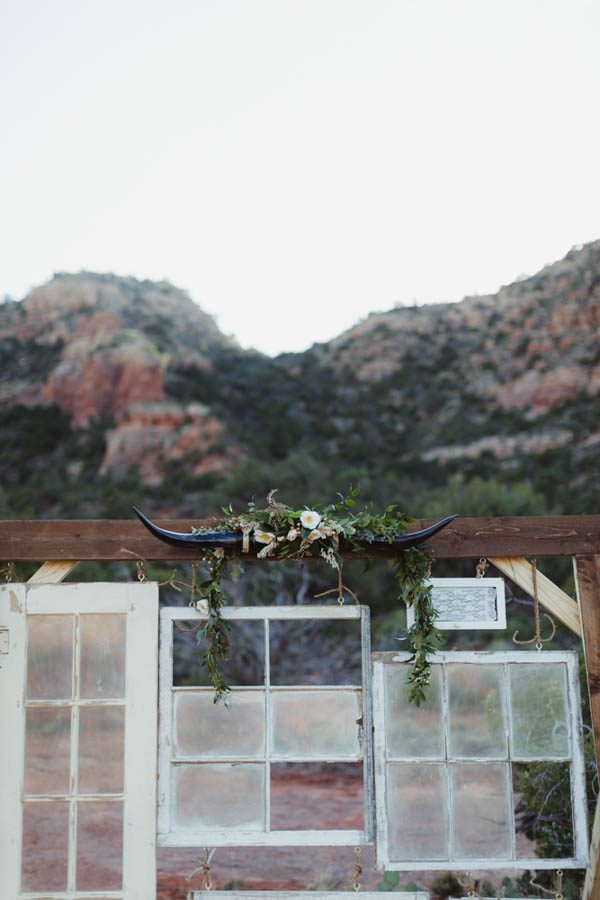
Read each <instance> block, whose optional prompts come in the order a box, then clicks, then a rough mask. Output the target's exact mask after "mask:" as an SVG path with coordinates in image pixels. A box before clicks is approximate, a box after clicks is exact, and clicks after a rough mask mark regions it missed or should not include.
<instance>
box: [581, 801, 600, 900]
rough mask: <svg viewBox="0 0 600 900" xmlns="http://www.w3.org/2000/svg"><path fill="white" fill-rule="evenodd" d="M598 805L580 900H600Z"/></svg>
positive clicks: (599, 816) (599, 811)
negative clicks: (588, 862) (588, 861)
mask: <svg viewBox="0 0 600 900" xmlns="http://www.w3.org/2000/svg"><path fill="white" fill-rule="evenodd" d="M599 862H600V803H598V804H596V815H595V816H594V826H593V828H592V839H591V841H590V864H589V866H588V868H587V871H586V873H585V882H584V885H583V893H582V895H581V900H599V898H600V865H599Z"/></svg>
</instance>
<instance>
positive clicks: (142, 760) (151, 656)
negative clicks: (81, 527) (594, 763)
mask: <svg viewBox="0 0 600 900" xmlns="http://www.w3.org/2000/svg"><path fill="white" fill-rule="evenodd" d="M86 613H88V614H93V613H106V614H114V613H121V614H124V615H125V616H126V626H125V627H126V638H125V640H126V645H125V696H124V698H123V699H122V700H114V699H113V700H108V699H107V700H106V701H98V700H90V701H88V700H85V699H80V698H79V693H78V686H77V678H74V679H73V680H74V683H75V688H74V694H73V696H72V697H71V699H70V700H64V701H63V700H33V701H28V700H27V697H26V673H27V635H28V628H27V620H28V618H29V617H32V616H36V615H73V616H75V637H74V642H73V672H74V673H76V672H77V671H78V663H79V616H80V615H84V614H86ZM0 627H5V628H8V630H9V653H8V654H6V655H5V654H2V655H0V666H1V668H0V717H1V719H2V722H3V726H4V724H6V725H7V731H5V730H4V727H3V728H2V731H3V733H5V734H6V733H8V734H10V740H2V741H0V820H1V829H2V834H3V839H2V841H0V872H1V873H2V890H3V891H6V896H7V897H9V896H10V897H14V898H15V900H36V898H37V900H42V898H43V900H80V898H81V900H87V898H94V897H96V898H100V897H101V898H102V900H109V898H115V900H153V898H154V897H155V896H156V855H155V846H156V819H155V816H156V731H157V725H156V704H157V681H158V677H157V676H158V671H157V639H158V586H157V585H156V584H153V583H146V584H137V583H134V582H128V583H123V584H115V583H106V584H101V583H96V584H75V583H73V584H52V585H31V586H28V585H23V584H9V585H6V586H1V587H0ZM92 705H93V706H100V705H107V706H111V707H112V706H123V707H124V708H125V750H124V791H123V793H121V794H98V795H95V794H85V796H84V797H83V798H82V799H83V800H85V802H90V803H93V802H95V800H98V801H103V800H123V887H122V889H121V890H117V891H115V890H112V891H97V890H94V891H86V890H81V889H76V888H75V878H76V860H77V820H76V817H77V796H78V795H77V789H76V787H75V788H73V785H76V780H75V781H73V778H75V779H76V772H77V765H78V751H79V746H78V722H79V710H80V709H82V708H84V707H86V706H92ZM34 707H35V708H40V707H43V708H49V707H54V708H57V707H58V708H65V707H68V708H70V709H71V740H70V771H71V776H72V779H71V790H70V792H69V793H68V794H65V795H61V794H52V795H44V794H40V795H35V797H36V798H39V802H44V800H45V799H46V797H47V799H48V800H52V801H63V802H65V803H68V805H69V836H68V841H69V843H68V882H67V884H68V887H67V890H66V891H35V892H29V891H21V868H22V826H23V804H24V799H26V798H24V796H23V784H24V762H25V753H24V750H25V715H26V709H27V708H34ZM31 796H33V795H31ZM5 836H8V840H6V839H5Z"/></svg>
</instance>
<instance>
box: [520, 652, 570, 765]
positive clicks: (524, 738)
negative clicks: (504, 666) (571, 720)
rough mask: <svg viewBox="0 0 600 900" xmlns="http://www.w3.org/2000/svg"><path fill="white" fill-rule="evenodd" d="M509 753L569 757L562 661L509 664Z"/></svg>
mask: <svg viewBox="0 0 600 900" xmlns="http://www.w3.org/2000/svg"><path fill="white" fill-rule="evenodd" d="M510 684H511V696H512V732H513V756H515V757H521V758H525V759H536V758H539V757H548V756H549V757H561V756H563V757H564V756H569V728H568V719H567V708H568V707H567V681H566V671H565V666H564V665H563V663H545V664H543V663H540V664H536V663H531V664H529V665H527V664H525V663H523V664H516V665H511V666H510Z"/></svg>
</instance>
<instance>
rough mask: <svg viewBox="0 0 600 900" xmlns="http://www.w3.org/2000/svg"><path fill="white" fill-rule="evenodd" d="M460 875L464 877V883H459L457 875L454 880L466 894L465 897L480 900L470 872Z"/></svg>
mask: <svg viewBox="0 0 600 900" xmlns="http://www.w3.org/2000/svg"><path fill="white" fill-rule="evenodd" d="M462 875H463V876H464V879H465V880H464V881H461V880H460V878H459V877H458V875H457V876H456V880H457V881H458V883H459V884H460V886H461V887H462V888H464V889H465V891H466V892H467V897H476V898H477V900H481V898H480V896H479V894H478V893H477V890H476V888H475V881H474V880H473V874H472V872H463V873H462Z"/></svg>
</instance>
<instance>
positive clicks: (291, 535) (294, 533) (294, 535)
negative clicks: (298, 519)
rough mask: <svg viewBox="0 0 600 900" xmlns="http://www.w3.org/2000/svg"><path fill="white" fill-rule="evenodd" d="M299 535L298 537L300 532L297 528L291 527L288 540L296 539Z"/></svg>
mask: <svg viewBox="0 0 600 900" xmlns="http://www.w3.org/2000/svg"><path fill="white" fill-rule="evenodd" d="M297 537H298V532H297V531H296V529H295V528H290V530H289V531H288V533H287V535H286V538H287V540H288V541H295V540H296V538H297Z"/></svg>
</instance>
